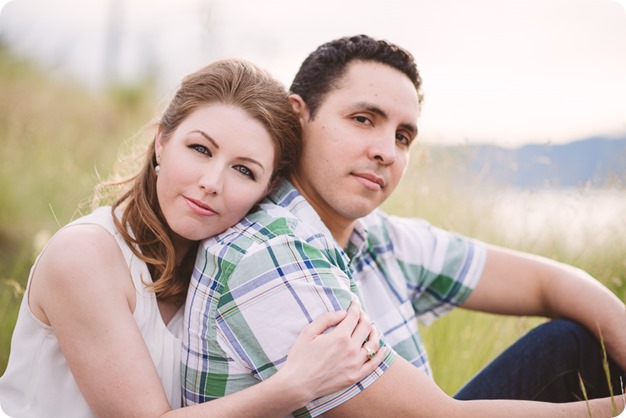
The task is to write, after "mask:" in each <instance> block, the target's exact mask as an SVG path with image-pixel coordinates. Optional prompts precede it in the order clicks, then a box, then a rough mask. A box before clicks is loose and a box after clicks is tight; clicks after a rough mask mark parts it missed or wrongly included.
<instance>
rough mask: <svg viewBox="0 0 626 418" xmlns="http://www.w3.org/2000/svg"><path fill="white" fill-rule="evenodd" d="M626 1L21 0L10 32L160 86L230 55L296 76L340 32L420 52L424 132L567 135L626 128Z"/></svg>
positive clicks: (455, 140)
mask: <svg viewBox="0 0 626 418" xmlns="http://www.w3.org/2000/svg"><path fill="white" fill-rule="evenodd" d="M625 3H626V0H620V1H616V0H388V1H385V2H382V1H369V0H361V1H354V0H342V1H337V0H317V1H315V2H304V1H298V0H264V1H259V0H176V1H171V0H89V1H84V0H54V1H50V0H13V1H9V2H7V1H4V2H2V3H0V5H1V6H2V10H1V11H0V38H1V39H2V40H4V41H5V42H7V43H8V44H9V45H10V46H11V48H12V49H13V50H15V51H16V52H17V53H20V54H24V55H26V56H29V57H32V58H35V59H37V60H39V61H40V62H41V63H42V64H43V65H45V68H47V69H48V70H49V71H50V72H51V73H52V74H55V75H56V76H66V77H75V78H76V80H78V81H79V82H81V83H85V85H86V86H88V87H89V88H97V87H98V86H100V85H101V84H102V83H103V81H104V80H105V79H106V77H105V74H115V75H116V76H117V78H118V79H120V80H123V81H125V82H129V83H130V82H134V81H136V80H137V79H138V78H140V77H142V76H143V75H145V74H146V72H150V73H152V74H156V75H157V76H158V83H159V87H160V89H161V90H162V91H163V92H164V93H165V92H169V91H171V90H173V89H174V88H175V87H176V85H177V83H178V82H179V81H180V79H181V77H182V76H183V75H184V74H186V73H189V72H191V71H194V70H195V69H197V68H199V67H200V66H202V65H203V64H205V63H208V62H210V61H212V60H214V59H219V58H224V57H240V58H246V59H249V60H251V61H253V62H255V63H257V64H259V65H261V66H263V67H265V68H267V69H268V70H270V71H271V72H272V73H273V74H274V75H275V76H276V77H277V78H279V79H280V80H281V81H282V82H283V83H284V84H285V85H286V86H288V85H289V84H290V81H291V79H292V78H293V76H294V74H295V73H296V71H297V69H298V67H299V64H300V62H301V61H302V60H303V59H304V58H305V57H306V56H307V54H309V53H310V52H311V51H313V50H314V49H315V48H316V47H317V46H318V45H320V44H322V43H324V42H327V41H329V40H331V39H334V38H337V37H341V36H347V35H353V34H358V33H366V34H368V35H371V36H374V37H376V38H382V39H387V40H389V41H391V42H394V43H396V44H398V45H400V46H401V47H403V48H405V49H407V50H409V51H410V52H411V53H412V54H413V55H414V56H415V59H416V61H417V64H418V68H419V70H420V73H421V75H422V78H423V80H424V82H423V91H424V94H425V102H424V105H423V108H422V112H421V116H420V120H419V125H420V139H421V140H423V141H426V142H430V143H445V144H459V143H491V144H497V145H502V146H511V147H513V146H519V145H521V144H526V143H542V144H556V143H564V142H570V141H573V140H578V139H583V138H586V137H589V136H595V135H621V136H622V137H623V136H625V135H626V8H625Z"/></svg>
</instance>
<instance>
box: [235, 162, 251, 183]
mask: <svg viewBox="0 0 626 418" xmlns="http://www.w3.org/2000/svg"><path fill="white" fill-rule="evenodd" d="M233 168H234V169H235V170H237V171H239V172H240V173H241V174H243V175H244V176H246V177H250V179H252V180H254V179H255V177H254V173H253V172H252V170H250V169H249V168H248V167H246V166H245V165H236V166H234V167H233Z"/></svg>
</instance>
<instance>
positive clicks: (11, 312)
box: [0, 49, 626, 393]
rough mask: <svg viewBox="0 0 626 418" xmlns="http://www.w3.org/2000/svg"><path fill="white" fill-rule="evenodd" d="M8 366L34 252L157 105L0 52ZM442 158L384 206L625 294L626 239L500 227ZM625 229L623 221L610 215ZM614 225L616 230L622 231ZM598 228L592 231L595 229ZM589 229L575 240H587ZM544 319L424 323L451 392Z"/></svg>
mask: <svg viewBox="0 0 626 418" xmlns="http://www.w3.org/2000/svg"><path fill="white" fill-rule="evenodd" d="M0 90H1V91H2V92H3V93H2V95H1V96H0V141H1V145H2V153H1V154H0V374H2V373H3V372H4V370H5V368H6V362H7V359H8V355H9V347H10V339H11V334H12V331H13V326H14V323H15V320H16V317H17V312H18V308H19V304H20V301H21V298H22V293H23V289H24V286H25V283H26V279H27V277H28V272H29V269H30V266H31V265H32V263H33V261H34V257H35V256H36V254H38V253H39V251H40V250H41V248H42V245H43V244H44V243H45V242H46V240H47V239H48V238H49V237H50V236H51V235H52V234H53V233H54V232H55V231H56V230H57V229H58V228H59V227H60V226H62V225H64V224H65V223H67V222H68V221H70V220H71V219H73V218H75V217H77V216H78V215H79V214H80V213H81V211H83V212H84V211H86V210H89V203H90V197H91V191H92V188H93V186H94V185H95V184H96V183H98V181H99V180H100V179H101V178H106V177H107V176H108V174H109V173H110V170H111V168H112V166H113V165H114V163H115V161H116V157H117V153H118V151H119V148H120V147H121V146H123V145H125V144H126V140H128V139H129V138H131V137H133V136H134V135H135V134H137V133H138V132H139V131H140V130H141V129H142V127H143V126H144V124H145V123H146V122H148V121H149V120H150V118H151V117H152V116H153V115H154V114H155V112H156V111H157V107H158V105H159V103H157V99H156V98H155V95H154V94H153V92H152V90H151V89H150V84H149V83H146V85H142V86H133V87H116V88H111V89H109V90H107V91H106V92H97V93H94V92H89V91H85V90H84V89H81V88H80V87H78V86H76V85H73V84H72V83H71V82H68V81H66V80H60V79H58V78H56V77H53V76H50V75H46V74H45V73H44V72H42V71H41V70H38V69H37V68H35V67H34V66H33V65H32V64H30V63H28V62H23V61H20V60H18V59H15V58H14V57H11V56H10V55H9V54H8V53H7V52H6V51H5V50H2V49H0ZM448 180H449V179H448V178H447V176H446V161H432V160H430V159H429V157H428V149H427V147H422V146H419V145H418V146H417V147H416V148H415V149H414V151H413V155H412V163H411V166H410V167H409V169H408V171H407V174H406V176H405V178H404V180H403V182H402V184H401V185H400V190H398V191H397V192H396V193H395V194H394V196H393V197H392V198H391V199H390V200H389V201H388V202H387V203H386V204H385V209H386V210H387V211H388V212H391V213H395V214H399V215H405V216H421V217H424V218H426V219H428V220H430V221H431V222H432V223H433V224H435V225H438V226H440V227H443V228H447V229H452V230H455V231H458V232H460V233H463V234H467V235H470V236H474V237H476V238H479V239H483V240H486V241H489V242H493V243H498V244H504V245H507V246H510V247H514V248H518V249H522V250H528V251H531V252H535V253H540V254H543V255H546V256H549V257H553V258H555V259H558V260H560V261H564V262H568V263H571V264H574V265H576V266H578V267H581V268H583V269H585V270H587V271H589V272H590V273H592V274H593V275H594V276H595V277H597V278H598V279H599V280H601V281H602V282H604V283H606V284H607V285H608V286H609V287H610V288H611V289H612V290H613V291H614V292H616V294H617V295H618V296H620V297H621V298H622V299H624V298H626V286H625V285H624V282H625V280H626V261H625V260H626V257H625V254H626V242H625V241H626V240H624V239H623V235H621V234H619V233H613V234H608V233H607V234H604V235H603V238H602V239H601V240H596V241H594V244H593V245H588V246H584V248H582V249H580V247H577V249H575V250H572V249H571V246H568V245H567V244H568V243H567V242H565V240H561V239H560V238H559V236H558V234H556V233H555V235H554V236H550V237H548V239H545V238H542V239H536V238H535V237H528V236H525V235H524V234H520V235H519V236H515V237H511V236H510V234H509V235H507V234H503V233H502V231H503V229H504V228H506V224H505V225H503V224H501V223H496V222H495V219H496V217H494V216H491V215H492V214H491V213H490V210H491V209H492V208H493V207H495V203H497V199H498V196H499V194H498V191H491V193H485V192H484V190H482V187H481V184H480V182H477V183H476V184H475V186H474V187H472V188H470V189H465V190H454V189H452V188H451V187H450V186H448V184H449V181H448ZM614 222H615V223H616V225H615V227H616V228H617V227H620V228H624V225H625V224H626V217H619V218H617V219H615V220H614ZM616 230H617V229H616ZM590 233H591V232H590ZM588 238H589V237H585V236H584V235H583V236H581V237H579V239H581V240H587V239H588ZM539 321H541V319H538V318H502V317H496V316H492V315H485V314H474V313H466V312H461V311H455V312H453V313H452V314H450V315H448V316H446V317H444V318H442V319H441V320H439V321H437V322H436V323H435V324H434V325H433V326H430V327H428V328H424V329H423V331H424V338H425V341H426V344H427V346H428V347H429V354H430V359H431V362H432V364H433V369H434V371H435V379H436V381H437V382H438V383H439V384H440V386H441V387H442V388H443V389H444V390H445V391H446V392H448V393H453V392H454V391H456V389H458V388H459V386H460V385H461V384H462V383H463V382H464V381H466V380H467V379H468V378H469V377H471V376H472V375H473V374H474V373H475V372H476V371H477V370H478V369H480V368H481V367H482V366H483V365H484V364H485V363H486V362H488V361H489V360H490V359H491V358H493V357H494V356H495V355H496V354H497V353H499V352H500V351H501V350H502V349H503V348H504V347H506V346H507V345H508V344H509V343H510V342H512V341H513V340H514V339H516V338H517V337H519V336H520V335H521V334H522V333H523V332H525V331H526V330H528V329H529V328H530V327H532V326H533V325H535V324H537V323H538V322H539Z"/></svg>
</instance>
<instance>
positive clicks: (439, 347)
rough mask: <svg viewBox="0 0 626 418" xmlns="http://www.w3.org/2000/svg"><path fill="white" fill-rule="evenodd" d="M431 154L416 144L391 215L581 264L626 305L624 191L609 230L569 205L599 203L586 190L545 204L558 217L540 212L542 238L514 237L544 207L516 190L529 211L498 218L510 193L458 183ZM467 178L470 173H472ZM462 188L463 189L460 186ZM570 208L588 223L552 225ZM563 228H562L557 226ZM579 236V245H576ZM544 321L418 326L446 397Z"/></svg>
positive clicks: (450, 318) (467, 317)
mask: <svg viewBox="0 0 626 418" xmlns="http://www.w3.org/2000/svg"><path fill="white" fill-rule="evenodd" d="M440 154H441V153H438V155H440ZM431 155H432V154H431V153H429V146H428V145H419V144H418V145H417V147H415V148H414V149H413V152H412V155H411V163H410V165H409V168H408V169H407V172H406V174H405V176H404V178H403V179H402V181H401V183H400V185H399V186H398V189H397V190H396V191H395V192H394V194H393V195H392V197H391V198H390V199H389V200H388V201H387V202H386V203H385V205H384V209H385V210H386V211H388V212H390V213H394V214H398V215H402V216H418V217H423V218H425V219H427V220H429V221H430V222H431V223H432V224H434V225H436V226H438V227H441V228H444V229H447V230H452V231H456V232H458V233H461V234H463V235H467V236H471V237H475V238H477V239H480V240H483V241H486V242H490V243H493V244H497V245H502V246H505V247H509V248H514V249H518V250H522V251H528V252H531V253H535V254H540V255H543V256H546V257H550V258H553V259H555V260H558V261H561V262H565V263H568V264H571V265H574V266H577V267H579V268H582V269H583V270H586V271H587V272H589V273H590V274H592V275H593V276H594V277H596V278H597V279H598V280H599V281H601V282H602V283H604V284H605V285H607V286H608V287H609V288H610V289H611V290H612V291H613V292H614V293H615V294H616V295H617V296H618V297H620V298H621V299H622V300H626V240H624V238H623V237H624V234H626V216H624V215H626V194H625V193H624V190H623V189H618V190H613V192H614V193H615V194H617V195H618V196H621V197H620V199H621V200H620V202H621V206H620V208H622V209H623V213H621V214H620V213H616V214H615V216H614V217H612V218H611V219H610V222H607V224H610V225H608V227H606V228H605V229H604V230H597V229H594V223H593V222H590V221H592V220H593V219H589V218H588V217H587V218H586V216H589V213H587V212H585V213H580V214H578V213H575V212H576V211H577V210H581V209H580V208H578V207H576V205H573V206H575V207H574V208H565V207H564V205H567V204H568V203H567V202H569V201H571V200H576V199H577V198H579V199H580V200H581V201H582V200H585V201H588V200H589V199H593V198H594V196H595V195H594V191H593V190H588V189H587V188H585V187H584V186H583V187H581V188H580V189H578V190H569V191H559V192H558V193H559V195H558V196H561V197H563V198H562V200H561V203H562V204H561V206H558V205H557V206H556V207H554V208H551V207H550V206H548V208H551V210H553V213H546V214H543V215H544V216H543V218H542V219H543V223H544V225H543V227H544V229H545V231H544V232H543V233H542V234H539V233H536V231H533V228H528V229H527V231H525V230H524V229H521V230H519V233H518V234H515V233H513V234H511V233H509V232H510V231H511V230H517V229H519V225H520V224H521V225H522V226H523V225H524V224H525V223H530V221H531V216H535V215H537V214H536V213H534V212H533V211H536V210H545V208H542V207H540V208H533V207H532V206H531V204H530V203H526V202H525V201H524V193H517V194H516V195H518V196H521V197H522V198H521V203H519V204H520V205H526V207H525V208H524V209H526V210H515V211H511V213H510V216H505V217H504V219H501V218H502V216H501V213H497V212H498V211H497V209H498V207H499V205H500V204H501V203H502V202H501V199H503V196H505V195H506V194H507V193H508V190H505V189H503V188H500V189H498V188H497V186H494V185H493V183H490V184H487V183H486V182H484V181H483V179H481V177H480V175H476V177H475V178H471V179H470V180H469V181H468V180H467V179H463V181H462V182H459V181H458V179H455V178H452V175H451V173H452V172H458V171H459V170H458V168H456V169H454V170H453V169H452V167H451V166H452V165H453V164H459V160H458V158H456V157H454V156H448V157H446V156H442V155H440V156H439V157H438V159H437V160H432V159H431ZM467 175H468V176H471V175H472V174H471V173H469V172H468V174H467ZM459 184H463V185H464V186H463V187H458V185H459ZM468 184H469V186H468ZM494 187H496V188H494ZM553 192H554V193H557V191H553ZM534 197H535V196H534V195H533V192H532V191H531V192H529V194H528V202H533V201H534V200H533V199H534ZM565 197H568V199H566V198H565ZM518 209H519V208H518ZM568 210H569V211H574V213H571V214H570V215H572V216H571V218H572V219H575V220H576V221H577V222H581V223H584V224H583V225H582V226H580V225H569V226H567V227H566V228H565V229H563V228H562V222H554V221H556V220H559V217H563V214H564V213H565V212H567V211H568ZM598 212H599V211H598ZM496 214H497V215H498V216H496ZM577 215H578V216H577ZM590 216H593V213H591V215H590ZM513 217H521V218H522V219H512V218H513ZM533 221H536V220H535V219H533ZM552 223H554V224H552ZM559 223H560V224H561V226H559V225H556V224H559ZM585 226H587V227H585ZM514 227H515V228H514ZM574 227H577V228H576V234H569V232H572V231H571V230H573V229H574ZM516 228H517V229H516ZM574 236H575V239H576V240H577V241H576V242H575V243H573V242H571V240H572V237H574ZM542 321H544V319H543V318H530V317H522V318H519V317H504V316H498V315H490V314H484V313H476V312H469V311H463V310H460V309H457V310H454V311H453V312H452V313H450V314H448V315H446V316H445V317H443V318H441V319H439V320H437V321H436V322H435V323H434V324H433V325H431V326H428V327H421V330H422V337H423V339H424V342H425V344H426V346H427V348H428V353H429V358H430V361H431V364H432V367H433V373H434V378H435V380H436V381H437V383H438V384H439V385H440V386H441V387H442V389H443V390H444V391H446V392H447V393H448V394H453V393H455V392H456V391H457V390H458V389H460V388H461V386H462V385H463V384H464V383H465V382H467V381H468V380H469V379H470V378H471V377H472V376H473V375H474V374H475V373H476V372H478V371H479V370H480V369H481V368H482V367H483V366H484V365H486V364H487V363H488V362H489V361H490V360H492V359H493V358H495V357H496V356H497V355H498V354H499V353H500V352H502V350H503V349H505V348H506V347H508V346H509V345H510V344H511V343H512V342H514V341H515V340H516V339H518V338H519V337H520V336H522V335H523V334H524V333H526V332H527V331H529V330H530V329H531V328H533V327H534V326H536V325H538V324H539V323H541V322H542Z"/></svg>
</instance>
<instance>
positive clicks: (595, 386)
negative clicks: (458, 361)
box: [454, 319, 626, 402]
mask: <svg viewBox="0 0 626 418" xmlns="http://www.w3.org/2000/svg"><path fill="white" fill-rule="evenodd" d="M624 332H626V330H624ZM602 358H603V353H602V347H601V345H600V342H599V341H598V340H597V339H596V338H595V337H594V336H593V335H592V334H591V333H590V332H589V331H587V330H586V329H585V328H583V327H582V326H580V325H578V324H577V323H575V322H572V321H568V320H562V319H560V320H553V321H550V322H546V323H544V324H542V325H539V326H538V327H537V328H535V329H533V330H531V331H530V332H529V333H528V334H526V335H524V336H523V337H522V338H520V339H519V340H518V341H517V342H515V343H514V344H513V345H512V346H511V347H509V348H508V349H507V350H506V351H504V352H503V353H502V354H501V355H500V356H498V357H497V358H496V359H495V360H493V361H492V362H491V363H489V364H488V365H487V366H486V367H485V368H484V369H483V370H481V371H480V372H478V374H477V375H476V376H474V377H473V378H472V379H471V380H470V381H469V382H468V383H467V384H466V385H465V386H464V387H463V388H461V390H459V392H458V393H457V394H456V395H454V397H455V398H456V399H461V400H469V399H525V400H536V401H547V402H569V401H575V400H581V399H584V396H583V392H582V391H581V388H580V381H579V377H578V376H579V373H580V376H581V377H582V380H583V382H584V386H585V390H586V393H587V399H593V398H599V397H605V396H609V386H608V383H607V377H606V373H605V371H604V367H603V365H602ZM609 369H610V376H611V384H612V386H613V394H614V395H616V396H619V395H621V393H622V384H621V383H620V376H621V377H622V381H623V383H624V384H626V377H624V371H623V370H620V369H619V367H618V366H617V365H616V364H615V363H613V362H612V361H611V360H610V359H609Z"/></svg>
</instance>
